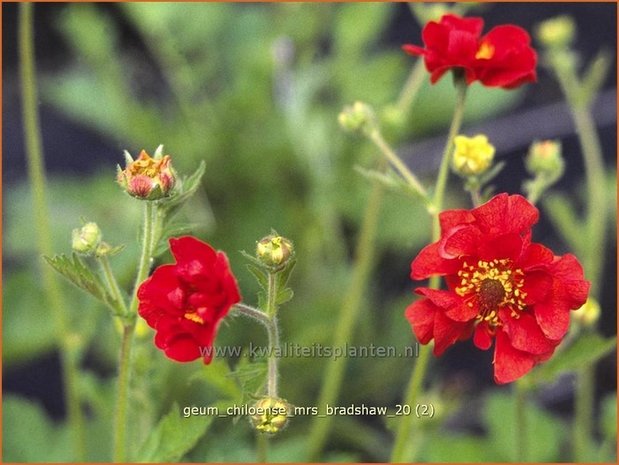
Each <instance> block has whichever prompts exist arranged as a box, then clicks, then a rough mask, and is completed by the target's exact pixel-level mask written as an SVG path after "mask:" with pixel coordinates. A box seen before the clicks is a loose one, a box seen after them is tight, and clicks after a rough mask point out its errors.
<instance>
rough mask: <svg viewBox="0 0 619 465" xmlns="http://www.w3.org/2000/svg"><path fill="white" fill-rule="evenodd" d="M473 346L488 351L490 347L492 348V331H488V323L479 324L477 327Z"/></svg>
mask: <svg viewBox="0 0 619 465" xmlns="http://www.w3.org/2000/svg"><path fill="white" fill-rule="evenodd" d="M473 344H475V347H477V348H478V349H481V350H488V349H489V348H490V346H492V336H491V335H490V331H489V330H488V325H487V324H486V323H479V324H478V325H477V326H475V333H474V334H473Z"/></svg>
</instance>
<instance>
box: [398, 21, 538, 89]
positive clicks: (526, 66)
mask: <svg viewBox="0 0 619 465" xmlns="http://www.w3.org/2000/svg"><path fill="white" fill-rule="evenodd" d="M483 26H484V21H483V20H482V19H481V18H460V17H459V16H456V15H452V14H448V15H444V16H443V17H442V18H441V20H440V22H438V23H437V22H434V21H430V22H429V23H428V24H426V26H425V27H424V28H423V31H422V37H423V42H424V44H425V48H422V47H418V46H416V45H410V44H407V45H404V46H403V47H402V49H403V50H404V51H405V52H406V53H408V54H410V55H423V57H424V58H425V64H426V69H427V70H428V71H429V72H430V73H431V81H432V84H434V83H435V82H436V81H438V80H439V79H440V78H441V76H443V74H445V73H446V72H447V71H449V70H450V69H451V68H460V69H463V70H464V76H465V78H466V82H467V84H471V83H472V82H474V81H480V82H481V83H482V84H483V85H485V86H489V87H504V88H506V89H511V88H514V87H518V86H519V85H521V84H523V83H525V82H531V81H532V82H535V81H536V80H537V76H536V73H535V66H536V63H537V54H536V53H535V50H533V49H532V48H531V46H530V43H531V38H530V37H529V34H528V33H527V32H526V31H525V30H524V29H522V28H520V27H518V26H513V25H509V24H508V25H504V26H497V27H495V28H493V29H491V30H490V32H488V34H486V35H485V36H483V37H480V35H481V30H482V28H483Z"/></svg>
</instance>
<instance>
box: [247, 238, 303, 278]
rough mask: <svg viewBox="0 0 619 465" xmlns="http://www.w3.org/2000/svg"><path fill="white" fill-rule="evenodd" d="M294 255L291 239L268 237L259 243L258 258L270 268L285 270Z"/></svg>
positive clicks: (257, 247) (257, 246)
mask: <svg viewBox="0 0 619 465" xmlns="http://www.w3.org/2000/svg"><path fill="white" fill-rule="evenodd" d="M293 253H294V247H293V245H292V242H291V241H290V240H289V239H286V238H285V237H282V236H277V235H273V234H271V235H268V236H266V237H265V238H263V239H261V240H260V241H258V244H257V245H256V257H257V258H258V260H260V261H261V262H262V263H264V264H265V265H267V266H268V267H270V268H274V269H276V270H279V269H281V268H283V267H284V266H285V265H286V263H288V260H289V259H290V257H291V256H292V254H293Z"/></svg>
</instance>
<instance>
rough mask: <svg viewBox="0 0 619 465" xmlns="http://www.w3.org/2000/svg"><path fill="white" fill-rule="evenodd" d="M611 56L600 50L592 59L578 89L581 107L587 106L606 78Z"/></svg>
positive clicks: (606, 51)
mask: <svg viewBox="0 0 619 465" xmlns="http://www.w3.org/2000/svg"><path fill="white" fill-rule="evenodd" d="M611 63H612V56H611V54H610V53H608V50H602V51H601V52H599V53H598V54H597V56H596V57H595V58H594V59H593V61H592V62H591V64H590V65H589V68H588V69H587V71H586V73H585V75H584V76H583V78H582V81H581V85H580V88H579V89H578V101H579V103H580V104H581V105H589V104H590V103H591V102H592V100H593V99H594V98H595V96H596V95H597V93H598V92H599V90H600V88H601V87H602V85H603V84H604V81H606V78H607V77H608V71H609V70H610V64H611Z"/></svg>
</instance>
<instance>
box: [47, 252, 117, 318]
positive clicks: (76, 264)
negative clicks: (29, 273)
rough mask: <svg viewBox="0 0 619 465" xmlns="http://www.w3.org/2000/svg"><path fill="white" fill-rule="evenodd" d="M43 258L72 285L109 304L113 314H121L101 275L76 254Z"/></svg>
mask: <svg viewBox="0 0 619 465" xmlns="http://www.w3.org/2000/svg"><path fill="white" fill-rule="evenodd" d="M43 258H44V259H45V261H47V263H49V264H50V265H51V266H52V268H54V269H55V270H56V271H57V272H58V273H60V274H61V275H63V276H64V277H65V278H67V279H68V280H69V281H70V282H72V283H73V284H74V285H76V286H77V287H79V288H80V289H82V290H84V291H86V292H88V293H89V294H90V295H92V296H93V297H95V298H96V299H98V300H100V301H101V302H103V303H104V304H106V305H107V306H109V307H110V308H111V309H113V311H114V312H115V314H117V315H122V309H121V306H120V302H117V301H116V299H115V298H114V297H112V296H111V295H110V294H109V293H108V292H107V290H106V287H105V284H104V283H103V281H102V280H101V277H100V276H99V275H97V274H95V273H93V272H92V270H91V269H90V268H89V267H88V266H87V265H86V264H85V263H84V262H83V261H82V260H81V259H80V257H79V256H78V255H77V254H75V253H74V254H72V256H71V257H67V256H66V255H64V254H62V255H55V256H53V257H47V256H44V257H43Z"/></svg>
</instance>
